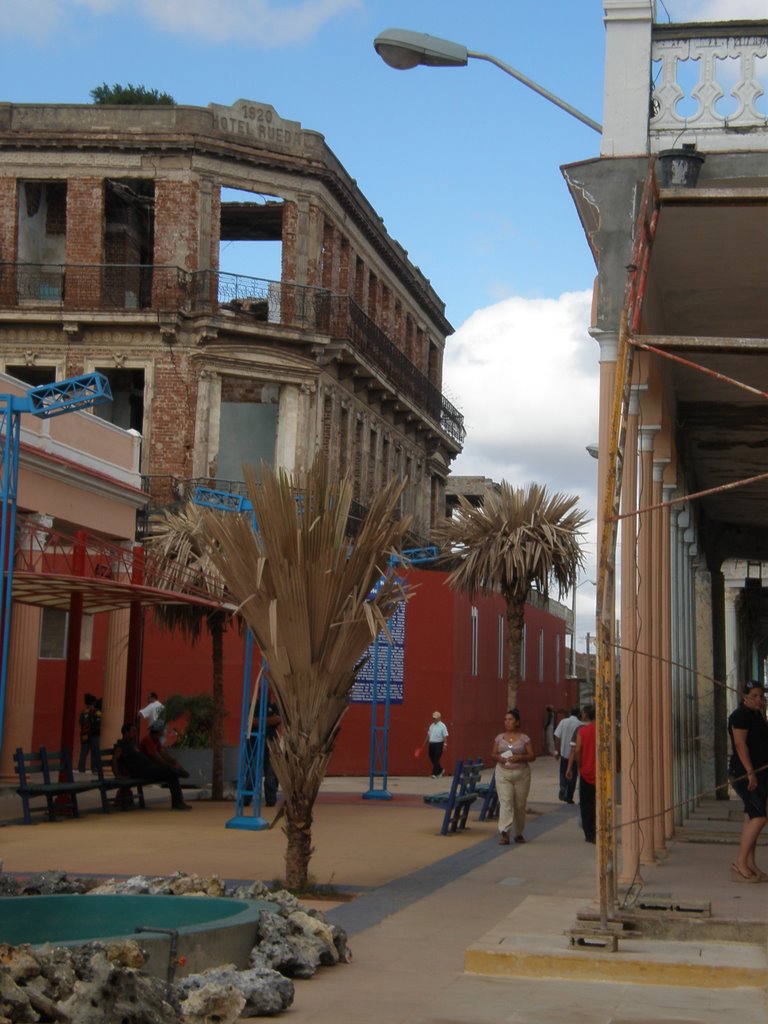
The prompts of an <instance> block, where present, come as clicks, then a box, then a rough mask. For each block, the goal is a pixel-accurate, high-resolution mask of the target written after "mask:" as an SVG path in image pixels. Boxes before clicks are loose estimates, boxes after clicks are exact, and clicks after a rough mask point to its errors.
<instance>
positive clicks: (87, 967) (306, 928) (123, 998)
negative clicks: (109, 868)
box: [0, 871, 352, 1024]
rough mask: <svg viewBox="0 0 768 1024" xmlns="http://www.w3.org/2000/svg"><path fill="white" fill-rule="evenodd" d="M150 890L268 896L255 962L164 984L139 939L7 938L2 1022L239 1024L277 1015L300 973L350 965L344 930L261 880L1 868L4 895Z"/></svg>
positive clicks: (0, 973)
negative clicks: (18, 941) (74, 942)
mask: <svg viewBox="0 0 768 1024" xmlns="http://www.w3.org/2000/svg"><path fill="white" fill-rule="evenodd" d="M144 893H146V894H150V895H176V896H187V897H195V896H218V897H231V898H233V899H241V900H248V899H259V900H268V901H270V902H271V903H272V904H274V910H273V911H271V912H263V913H262V914H261V917H260V920H259V926H258V938H257V944H256V945H255V946H254V947H253V950H252V951H251V954H250V957H249V964H250V966H249V967H248V968H247V969H246V970H238V969H237V968H236V967H235V966H234V965H232V964H225V965H211V967H210V968H209V969H207V970H205V971H203V972H201V973H200V974H194V975H188V976H187V977H185V978H181V979H179V980H177V981H176V982H175V983H174V984H173V985H172V986H170V987H167V986H166V985H165V984H164V983H163V982H162V981H160V980H159V979H157V978H153V977H150V976H149V975H146V974H143V973H142V972H141V969H142V967H143V965H144V963H145V962H146V956H145V954H144V951H143V950H142V949H141V946H140V945H139V944H138V943H137V942H136V941H135V940H133V939H126V940H116V941H113V942H107V943H101V942H90V943H85V944H83V945H81V946H73V947H64V946H43V947H38V948H36V949H33V948H31V947H30V946H18V947H11V946H7V945H2V944H0V1024H27V1022H35V1024H37V1022H39V1024H48V1022H54V1021H62V1022H65V1024H66V1022H71V1024H179V1022H181V1024H210V1022H211V1021H216V1022H217V1024H234V1022H235V1021H237V1020H242V1019H245V1018H252V1017H259V1016H274V1015H275V1014H278V1013H281V1012H282V1011H283V1010H287V1009H288V1008H289V1007H290V1006H291V1004H292V1002H293V994H294V988H293V981H292V980H291V979H293V978H311V977H312V976H313V975H314V974H315V973H316V971H317V969H318V967H321V966H332V965H334V964H338V963H348V962H349V961H350V960H351V958H352V957H351V953H350V951H349V948H348V946H347V937H346V934H345V932H344V930H343V929H341V928H338V927H336V926H333V925H330V924H328V923H327V922H326V921H325V918H324V917H323V915H322V913H320V912H319V911H317V910H315V909H307V908H306V907H304V906H302V904H301V903H300V901H299V900H298V899H297V898H296V897H295V896H294V895H293V894H292V893H289V892H287V891H286V890H278V891H273V890H271V889H269V887H268V886H266V885H265V884H264V883H263V882H259V881H256V882H253V883H250V884H248V885H240V886H228V885H227V884H226V883H225V882H224V881H223V880H222V879H221V878H219V877H218V876H217V875H211V876H208V877H204V876H200V875H186V874H184V873H183V872H177V873H176V874H174V875H170V876H159V877H154V878H149V877H146V876H143V875H137V876H135V877H133V878H129V879H127V880H123V881H118V880H115V879H108V880H106V881H102V880H98V881H97V880H95V879H83V878H76V879H70V878H68V877H67V875H66V873H65V872H63V871H44V872H40V873H39V874H36V875H33V876H30V877H29V878H27V879H24V880H22V881H19V880H17V879H15V878H12V877H11V876H8V875H5V874H2V873H0V895H3V896H20V897H21V896H27V895H56V894H83V895H84V896H88V895H90V894H94V895H111V894H129V895H136V894H144Z"/></svg>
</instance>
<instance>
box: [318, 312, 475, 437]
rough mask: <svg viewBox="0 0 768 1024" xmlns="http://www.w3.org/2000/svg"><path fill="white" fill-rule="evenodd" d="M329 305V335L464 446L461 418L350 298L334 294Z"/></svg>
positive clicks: (462, 419) (462, 421)
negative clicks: (362, 358) (341, 341)
mask: <svg viewBox="0 0 768 1024" xmlns="http://www.w3.org/2000/svg"><path fill="white" fill-rule="evenodd" d="M331 303H332V309H333V313H332V317H331V334H332V336H333V337H335V338H342V339H348V340H349V341H350V342H351V343H352V346H353V348H354V349H356V350H357V351H358V352H360V353H361V354H362V355H363V356H365V357H366V358H367V359H368V361H369V362H370V363H372V364H373V365H374V366H375V367H376V369H377V370H380V371H381V372H382V373H383V374H384V376H385V377H387V378H388V379H389V380H390V381H391V382H392V384H393V385H394V386H395V387H396V388H397V390H398V391H399V392H400V393H401V394H402V395H403V396H405V397H406V398H409V399H410V400H411V401H413V402H414V403H415V404H416V406H417V407H421V408H424V409H426V412H427V414H428V415H429V417H430V418H431V419H432V420H434V421H435V422H436V423H439V424H440V426H441V428H442V429H443V430H444V431H445V433H446V434H448V436H449V437H451V438H453V440H454V441H458V442H459V444H461V443H463V441H464V438H465V437H466V430H465V428H464V417H463V416H462V415H461V413H460V412H459V410H458V409H456V407H455V406H453V405H451V403H450V402H449V401H448V399H447V398H446V397H445V395H443V394H442V392H441V391H440V389H439V388H437V387H435V385H434V384H433V383H432V382H431V381H430V380H429V378H428V377H427V376H426V375H425V374H424V373H422V372H421V370H420V369H419V368H418V367H417V366H415V365H414V364H413V363H412V362H411V361H410V359H408V357H407V356H406V355H405V353H403V352H401V351H400V349H399V348H398V347H397V346H396V345H395V344H394V342H392V341H391V340H390V338H389V337H388V335H387V334H385V333H384V331H382V329H381V328H380V327H379V326H378V325H377V324H375V323H374V322H373V320H371V318H370V317H369V316H367V315H366V314H365V313H364V312H363V311H362V309H360V307H359V306H358V305H357V304H356V303H355V302H353V301H352V299H350V298H348V297H347V296H346V295H334V296H333V298H332V300H331Z"/></svg>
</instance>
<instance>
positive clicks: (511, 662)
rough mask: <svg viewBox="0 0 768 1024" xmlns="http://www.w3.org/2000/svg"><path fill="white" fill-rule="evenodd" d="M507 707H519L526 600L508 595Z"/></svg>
mask: <svg viewBox="0 0 768 1024" xmlns="http://www.w3.org/2000/svg"><path fill="white" fill-rule="evenodd" d="M506 601H507V707H509V708H515V707H517V691H518V688H519V686H520V665H521V663H522V660H521V658H522V648H523V627H524V625H525V601H520V600H519V599H517V598H510V597H507V599H506Z"/></svg>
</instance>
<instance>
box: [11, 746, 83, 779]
mask: <svg viewBox="0 0 768 1024" xmlns="http://www.w3.org/2000/svg"><path fill="white" fill-rule="evenodd" d="M13 770H14V771H15V773H16V774H17V775H18V776H19V781H20V782H21V784H22V785H26V784H27V783H28V782H29V779H28V778H27V776H29V775H42V776H43V782H44V783H45V784H46V785H50V784H51V783H52V782H58V781H59V778H62V779H63V781H64V782H72V757H71V755H70V753H69V750H67V748H66V747H64V748H63V749H62V750H46V748H45V747H40V749H39V750H30V751H25V750H22V748H21V747H17V748H16V750H15V752H14V755H13Z"/></svg>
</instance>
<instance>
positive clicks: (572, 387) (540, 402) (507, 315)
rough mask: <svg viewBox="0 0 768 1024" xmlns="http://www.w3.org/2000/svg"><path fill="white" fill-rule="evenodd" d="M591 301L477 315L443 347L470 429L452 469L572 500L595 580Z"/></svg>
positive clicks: (584, 599)
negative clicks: (583, 516)
mask: <svg viewBox="0 0 768 1024" xmlns="http://www.w3.org/2000/svg"><path fill="white" fill-rule="evenodd" d="M591 301H592V294H591V292H590V291H582V292H567V293H565V294H563V295H561V296H559V298H555V299H524V298H519V297H515V298H510V299H505V300H504V301H502V302H499V303H496V304H495V305H493V306H488V307H486V308H485V309H480V310H478V311H477V312H475V313H473V314H472V316H470V318H469V319H468V320H467V321H466V322H465V323H464V324H462V325H461V327H460V328H459V329H458V330H457V331H456V334H455V335H453V337H451V338H449V339H448V345H447V348H446V354H445V365H444V371H443V372H444V382H445V390H446V391H447V393H448V395H449V396H450V398H451V401H453V402H454V403H455V404H456V406H457V407H458V408H459V410H460V411H461V412H462V413H463V414H464V420H465V425H466V428H467V439H466V442H465V445H464V451H463V453H462V454H461V455H460V456H459V458H458V459H457V460H456V462H454V463H453V465H452V467H451V471H452V472H453V473H455V474H457V475H463V476H488V477H491V478H492V479H494V480H496V481H497V482H498V481H500V480H507V481H509V483H511V484H513V485H516V486H520V485H523V484H526V483H529V482H530V481H535V482H536V483H540V484H546V486H547V487H548V488H549V489H550V490H551V491H561V492H564V493H567V494H576V495H578V496H579V498H580V501H579V505H580V507H582V508H584V509H585V510H586V511H587V512H588V513H589V515H590V517H591V518H592V522H591V523H590V524H589V525H588V527H587V529H586V537H585V554H586V560H587V569H586V575H587V578H589V579H595V578H596V577H595V568H594V565H595V522H594V519H595V512H596V502H597V495H596V488H597V462H595V460H594V459H592V458H590V456H589V455H588V454H587V452H586V450H585V449H586V446H587V445H588V444H592V443H594V442H595V441H596V440H597V426H598V424H597V421H598V397H599V395H598V392H599V365H598V354H599V350H598V346H597V343H596V342H595V341H593V339H592V338H591V337H590V336H589V334H588V333H587V327H588V325H589V318H590V306H591ZM582 591H583V592H584V593H583V594H582ZM582 591H580V592H579V605H580V615H582V614H583V613H584V610H585V609H588V608H589V602H590V601H591V602H592V621H593V622H594V588H591V587H589V586H584V587H583V588H582ZM588 621H589V620H588V618H587V623H588ZM585 628H588V625H587V627H585ZM583 631H584V630H583Z"/></svg>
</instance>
